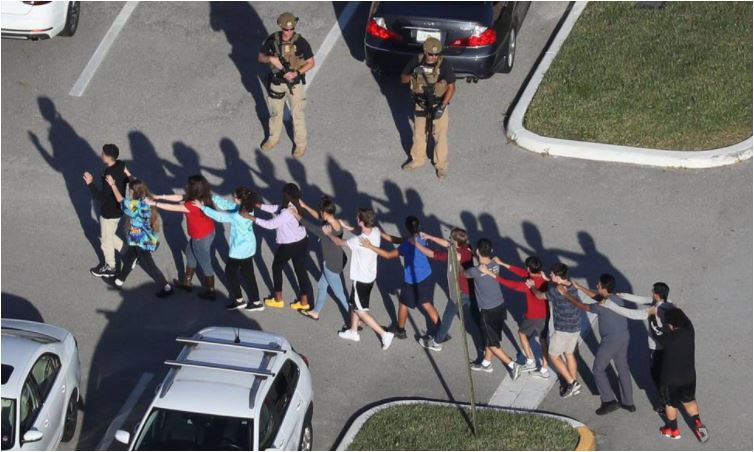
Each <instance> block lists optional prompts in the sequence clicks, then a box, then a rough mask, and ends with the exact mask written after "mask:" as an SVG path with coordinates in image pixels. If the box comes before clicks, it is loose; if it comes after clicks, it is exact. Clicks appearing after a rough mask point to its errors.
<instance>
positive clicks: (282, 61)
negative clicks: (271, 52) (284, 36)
mask: <svg viewBox="0 0 754 452" xmlns="http://www.w3.org/2000/svg"><path fill="white" fill-rule="evenodd" d="M275 56H276V57H278V60H280V64H282V65H283V74H282V75H281V76H280V78H282V79H283V83H285V85H286V86H287V87H288V92H289V93H291V96H292V95H293V85H294V83H293V82H292V81H289V80H286V79H285V77H283V75H285V74H287V73H289V72H292V69H291V63H289V62H288V60H286V59H285V58H283V54H282V52H280V51H278V50H277V49H275Z"/></svg>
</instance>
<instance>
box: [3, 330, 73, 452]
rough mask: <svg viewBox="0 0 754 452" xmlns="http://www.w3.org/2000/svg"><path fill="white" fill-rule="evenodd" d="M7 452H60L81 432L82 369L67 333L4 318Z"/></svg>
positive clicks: (4, 427) (4, 442)
mask: <svg viewBox="0 0 754 452" xmlns="http://www.w3.org/2000/svg"><path fill="white" fill-rule="evenodd" d="M2 333H3V339H2V382H3V384H2V388H3V397H2V399H3V418H2V433H3V436H2V443H3V450H7V449H11V450H55V449H57V447H58V444H60V441H61V440H62V441H66V442H67V441H70V440H71V439H73V435H74V433H75V431H76V420H77V416H78V406H79V405H78V404H79V382H80V380H81V365H80V363H79V352H78V348H77V346H76V340H75V339H74V338H73V335H71V333H69V332H68V331H66V330H64V329H63V328H60V327H57V326H52V325H47V324H45V323H38V322H29V321H25V320H10V319H2Z"/></svg>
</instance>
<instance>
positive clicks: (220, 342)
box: [175, 337, 287, 354]
mask: <svg viewBox="0 0 754 452" xmlns="http://www.w3.org/2000/svg"><path fill="white" fill-rule="evenodd" d="M175 340H176V342H181V343H184V344H189V345H217V346H221V347H238V348H247V349H252V350H261V351H262V352H264V353H274V354H278V353H286V352H287V350H284V349H283V348H281V347H280V344H276V343H274V342H273V343H270V344H252V343H249V342H234V341H229V340H225V339H215V338H200V339H197V338H192V337H178V338H176V339H175Z"/></svg>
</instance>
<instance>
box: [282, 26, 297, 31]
mask: <svg viewBox="0 0 754 452" xmlns="http://www.w3.org/2000/svg"><path fill="white" fill-rule="evenodd" d="M295 29H296V28H295V27H294V28H283V29H282V30H283V31H293V30H295Z"/></svg>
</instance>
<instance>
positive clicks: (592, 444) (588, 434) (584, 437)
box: [334, 398, 597, 451]
mask: <svg viewBox="0 0 754 452" xmlns="http://www.w3.org/2000/svg"><path fill="white" fill-rule="evenodd" d="M398 405H441V406H454V407H467V406H469V404H468V403H458V402H444V401H439V400H432V399H416V398H412V399H401V400H392V401H388V402H384V403H380V404H377V405H373V406H372V407H371V408H369V409H368V410H366V411H364V412H363V413H361V414H359V415H358V416H357V417H356V418H355V419H353V421H352V422H351V424H350V425H349V426H348V429H347V430H346V432H345V433H344V434H343V435H342V436H341V440H340V441H339V442H338V444H337V446H335V447H334V450H337V451H344V450H347V449H348V446H350V445H351V443H352V442H353V439H354V438H355V437H356V434H357V433H358V432H359V430H361V427H363V426H364V423H365V422H366V421H367V420H368V419H369V418H370V417H372V416H373V415H375V414H376V413H378V412H380V411H382V410H384V409H386V408H390V407H393V406H398ZM477 407H478V408H479V409H482V410H497V411H506V412H509V413H522V414H534V415H537V416H545V417H551V418H554V419H558V420H560V421H563V422H565V423H567V424H568V425H570V426H571V427H573V428H574V429H575V430H576V432H577V433H578V434H579V442H578V443H577V444H576V448H575V449H574V450H596V449H597V442H596V439H595V436H594V433H593V432H592V431H591V430H590V429H589V427H587V426H586V425H585V424H583V423H582V422H579V421H577V420H576V419H573V418H570V417H567V416H563V415H560V414H553V413H548V412H545V411H534V410H523V409H516V408H505V407H499V406H492V405H477Z"/></svg>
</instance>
